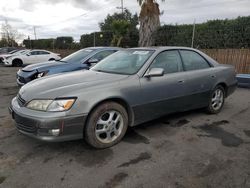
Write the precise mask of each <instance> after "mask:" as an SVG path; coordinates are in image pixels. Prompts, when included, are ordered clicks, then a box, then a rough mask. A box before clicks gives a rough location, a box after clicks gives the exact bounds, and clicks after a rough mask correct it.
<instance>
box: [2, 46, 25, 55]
mask: <svg viewBox="0 0 250 188" xmlns="http://www.w3.org/2000/svg"><path fill="white" fill-rule="evenodd" d="M21 49H22V48H19V47H3V48H0V54H7V53H9V52H11V51H13V50H21Z"/></svg>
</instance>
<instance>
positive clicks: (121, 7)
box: [116, 0, 125, 15]
mask: <svg viewBox="0 0 250 188" xmlns="http://www.w3.org/2000/svg"><path fill="white" fill-rule="evenodd" d="M116 8H117V9H122V15H123V13H124V9H125V8H124V5H123V0H121V6H120V7H116Z"/></svg>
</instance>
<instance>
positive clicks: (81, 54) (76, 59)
mask: <svg viewBox="0 0 250 188" xmlns="http://www.w3.org/2000/svg"><path fill="white" fill-rule="evenodd" d="M93 51H94V50H90V49H84V50H79V51H77V52H75V53H73V54H71V55H69V56H67V57H65V58H63V59H61V60H60V61H62V62H65V63H80V62H81V61H82V60H83V59H84V58H86V57H87V56H88V55H89V54H90V53H92V52H93Z"/></svg>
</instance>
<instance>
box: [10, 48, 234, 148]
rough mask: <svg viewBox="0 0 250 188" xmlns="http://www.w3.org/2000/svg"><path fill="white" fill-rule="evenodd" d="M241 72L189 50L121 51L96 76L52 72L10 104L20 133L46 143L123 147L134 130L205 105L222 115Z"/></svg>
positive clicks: (92, 72) (95, 69)
mask: <svg viewBox="0 0 250 188" xmlns="http://www.w3.org/2000/svg"><path fill="white" fill-rule="evenodd" d="M236 85H237V81H236V78H235V70H234V68H233V67H232V66H229V65H221V64H219V63H217V62H216V61H215V60H213V59H212V58H210V57H209V56H207V55H205V54H204V53H202V52H200V51H198V50H195V49H191V48H184V47H158V48H156V47H152V48H134V49H127V50H122V51H119V52H116V53H115V54H113V55H111V56H109V57H108V58H106V59H104V60H102V61H101V62H100V63H98V64H97V65H96V66H94V67H93V68H92V69H91V70H89V71H76V72H72V73H66V74H60V75H54V76H53V75H52V76H48V77H45V78H40V79H37V80H35V81H32V82H30V83H28V84H27V85H25V86H24V87H22V88H21V89H20V91H19V93H18V95H17V97H15V98H14V99H13V100H12V102H11V106H10V112H11V114H12V117H13V119H14V120H15V122H16V127H17V129H18V130H19V131H20V132H21V133H23V134H25V135H28V136H31V137H34V138H36V139H39V140H44V141H65V140H73V139H81V138H84V139H85V140H86V141H87V142H88V143H89V144H90V145H91V146H93V147H95V148H106V147H110V146H112V145H114V144H116V143H118V142H119V141H120V140H121V139H122V138H123V136H124V135H125V133H126V130H127V128H128V127H129V126H135V125H138V124H141V123H143V122H146V121H150V120H153V119H156V118H159V117H161V116H164V115H166V114H170V113H174V112H181V111H187V110H191V109H196V108H205V109H206V110H207V112H209V113H219V112H220V111H221V109H222V107H223V104H224V100H225V98H226V97H227V96H229V95H230V94H231V93H232V92H233V91H234V90H235V88H236Z"/></svg>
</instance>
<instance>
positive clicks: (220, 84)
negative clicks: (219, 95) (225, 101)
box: [215, 82, 228, 97]
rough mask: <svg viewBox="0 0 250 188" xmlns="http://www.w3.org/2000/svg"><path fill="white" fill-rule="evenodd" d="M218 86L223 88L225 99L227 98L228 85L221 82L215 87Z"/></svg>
mask: <svg viewBox="0 0 250 188" xmlns="http://www.w3.org/2000/svg"><path fill="white" fill-rule="evenodd" d="M217 86H221V87H223V89H224V91H225V97H227V93H228V85H227V84H226V83H225V82H219V83H218V84H216V86H215V87H217Z"/></svg>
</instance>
